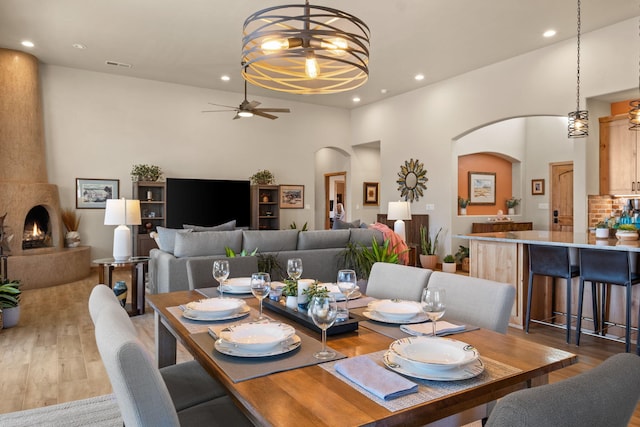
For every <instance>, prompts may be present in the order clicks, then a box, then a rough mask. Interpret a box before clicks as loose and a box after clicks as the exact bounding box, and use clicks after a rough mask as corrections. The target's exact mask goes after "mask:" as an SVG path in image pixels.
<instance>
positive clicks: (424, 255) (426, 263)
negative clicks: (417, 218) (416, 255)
mask: <svg viewBox="0 0 640 427" xmlns="http://www.w3.org/2000/svg"><path fill="white" fill-rule="evenodd" d="M441 231H442V227H441V228H440V229H439V230H438V232H437V233H436V236H435V238H434V239H433V240H432V239H431V237H429V236H427V227H425V226H424V225H421V226H420V265H421V266H422V268H428V269H430V270H433V269H435V268H436V264H437V262H438V256H437V255H436V251H437V250H438V236H439V235H440V232H441Z"/></svg>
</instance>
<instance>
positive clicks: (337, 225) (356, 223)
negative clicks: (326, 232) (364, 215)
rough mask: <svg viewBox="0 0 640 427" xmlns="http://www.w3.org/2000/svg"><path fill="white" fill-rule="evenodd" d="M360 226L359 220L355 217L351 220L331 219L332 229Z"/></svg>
mask: <svg viewBox="0 0 640 427" xmlns="http://www.w3.org/2000/svg"><path fill="white" fill-rule="evenodd" d="M358 227H360V220H359V219H356V220H353V221H351V222H346V221H340V220H339V219H334V220H333V227H332V228H333V229H334V230H345V229H347V228H358Z"/></svg>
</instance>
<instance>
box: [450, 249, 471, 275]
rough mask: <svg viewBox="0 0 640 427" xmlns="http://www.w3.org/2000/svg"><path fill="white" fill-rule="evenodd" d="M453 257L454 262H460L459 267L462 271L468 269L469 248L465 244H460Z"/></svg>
mask: <svg viewBox="0 0 640 427" xmlns="http://www.w3.org/2000/svg"><path fill="white" fill-rule="evenodd" d="M454 258H455V259H456V262H457V263H458V264H460V268H461V269H462V271H465V272H468V271H469V248H468V247H466V246H462V245H460V246H459V247H458V252H456V253H455V255H454Z"/></svg>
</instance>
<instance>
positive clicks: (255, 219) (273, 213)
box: [251, 185, 280, 230]
mask: <svg viewBox="0 0 640 427" xmlns="http://www.w3.org/2000/svg"><path fill="white" fill-rule="evenodd" d="M251 228H252V229H255V230H279V229H280V207H279V205H278V186H277V185H252V186H251Z"/></svg>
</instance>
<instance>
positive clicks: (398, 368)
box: [382, 350, 484, 381]
mask: <svg viewBox="0 0 640 427" xmlns="http://www.w3.org/2000/svg"><path fill="white" fill-rule="evenodd" d="M382 360H383V362H384V364H385V366H386V367H387V368H389V369H391V370H392V371H395V372H397V373H399V374H402V375H406V376H408V377H412V378H420V379H422V380H431V381H459V380H466V379H469V378H474V377H477V376H478V375H480V374H481V373H482V372H483V371H484V363H482V359H480V358H478V359H476V360H474V361H473V362H471V363H468V364H466V365H463V366H459V367H456V368H453V369H446V370H428V369H426V368H425V369H421V370H416V369H415V367H414V366H413V365H410V364H409V363H407V362H406V361H404V360H403V359H400V358H399V357H398V355H397V354H396V353H394V352H393V351H391V350H389V351H387V352H386V353H385V354H384V356H383V357H382Z"/></svg>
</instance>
